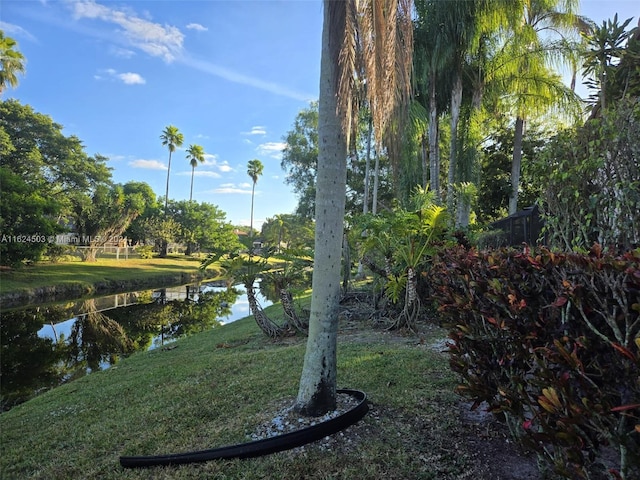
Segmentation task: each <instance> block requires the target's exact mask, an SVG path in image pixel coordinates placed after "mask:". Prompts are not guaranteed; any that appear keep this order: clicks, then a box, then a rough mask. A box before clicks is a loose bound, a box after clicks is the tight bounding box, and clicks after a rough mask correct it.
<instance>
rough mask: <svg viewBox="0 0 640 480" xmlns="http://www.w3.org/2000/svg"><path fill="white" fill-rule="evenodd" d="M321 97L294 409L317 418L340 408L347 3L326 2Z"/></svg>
mask: <svg viewBox="0 0 640 480" xmlns="http://www.w3.org/2000/svg"><path fill="white" fill-rule="evenodd" d="M323 7H324V23H323V30H322V56H321V61H320V98H319V105H318V145H319V152H318V171H317V188H316V227H315V255H314V258H315V260H316V261H315V263H314V269H313V281H312V296H311V314H310V318H309V337H308V339H307V348H306V352H305V357H304V365H303V368H302V375H301V378H300V387H299V390H298V397H297V401H296V410H298V411H299V412H301V413H302V414H304V415H309V416H319V415H323V414H324V413H326V412H328V411H331V410H335V408H336V382H337V379H336V366H337V357H336V350H337V336H338V307H339V300H340V263H341V262H340V259H341V256H342V255H341V253H342V234H343V221H344V208H345V191H346V181H347V165H346V158H347V145H346V139H345V136H344V133H343V129H342V122H341V120H342V119H341V118H340V115H339V113H338V103H337V94H338V85H339V81H340V80H339V78H340V75H339V71H340V68H339V56H340V51H341V48H342V38H343V35H344V32H345V22H346V3H345V2H343V1H341V2H336V1H327V0H325V2H324V4H323Z"/></svg>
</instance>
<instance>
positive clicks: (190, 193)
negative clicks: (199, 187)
mask: <svg viewBox="0 0 640 480" xmlns="http://www.w3.org/2000/svg"><path fill="white" fill-rule="evenodd" d="M195 171H196V167H193V166H192V167H191V190H190V192H189V201H191V200H193V174H194V173H195Z"/></svg>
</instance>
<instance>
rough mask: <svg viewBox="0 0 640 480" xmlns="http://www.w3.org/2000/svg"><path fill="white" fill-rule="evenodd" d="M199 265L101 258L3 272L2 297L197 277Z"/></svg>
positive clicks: (185, 261)
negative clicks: (72, 287) (110, 283)
mask: <svg viewBox="0 0 640 480" xmlns="http://www.w3.org/2000/svg"><path fill="white" fill-rule="evenodd" d="M199 265H200V259H197V258H192V257H185V256H183V255H177V256H175V257H173V256H172V257H168V258H152V259H140V258H129V259H127V260H125V259H122V258H121V259H120V260H116V259H115V258H99V259H98V260H97V261H96V262H80V261H65V262H59V263H38V264H35V265H28V266H25V267H23V268H20V269H18V270H11V271H2V272H0V294H5V293H8V292H19V291H23V290H32V289H35V288H38V287H47V286H58V285H60V286H70V285H80V286H81V287H82V289H83V290H86V289H88V288H90V287H91V286H93V285H95V284H96V283H99V282H105V281H116V282H117V281H131V280H136V279H153V278H160V277H165V276H168V275H180V274H181V273H197V272H198V267H199Z"/></svg>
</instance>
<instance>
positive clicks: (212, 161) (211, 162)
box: [202, 153, 218, 166]
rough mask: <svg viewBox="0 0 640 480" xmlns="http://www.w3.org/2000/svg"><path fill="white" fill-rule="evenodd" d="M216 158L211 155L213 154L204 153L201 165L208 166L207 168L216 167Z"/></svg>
mask: <svg viewBox="0 0 640 480" xmlns="http://www.w3.org/2000/svg"><path fill="white" fill-rule="evenodd" d="M217 160H218V156H217V155H215V154H213V153H205V154H204V162H202V164H203V165H208V166H216V165H218V162H217Z"/></svg>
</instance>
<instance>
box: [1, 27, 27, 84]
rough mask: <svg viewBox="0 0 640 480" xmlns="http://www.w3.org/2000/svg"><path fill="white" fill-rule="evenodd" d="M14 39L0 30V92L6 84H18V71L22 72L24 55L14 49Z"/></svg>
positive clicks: (15, 44)
mask: <svg viewBox="0 0 640 480" xmlns="http://www.w3.org/2000/svg"><path fill="white" fill-rule="evenodd" d="M16 46H17V43H16V41H15V40H14V39H13V38H11V37H5V36H4V32H3V31H2V30H0V93H2V92H3V91H4V89H5V87H6V86H7V85H9V86H10V87H13V88H15V87H16V86H17V85H18V77H17V74H18V73H24V56H23V55H22V54H21V53H20V52H19V51H17V50H16V49H15V47H16Z"/></svg>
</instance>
